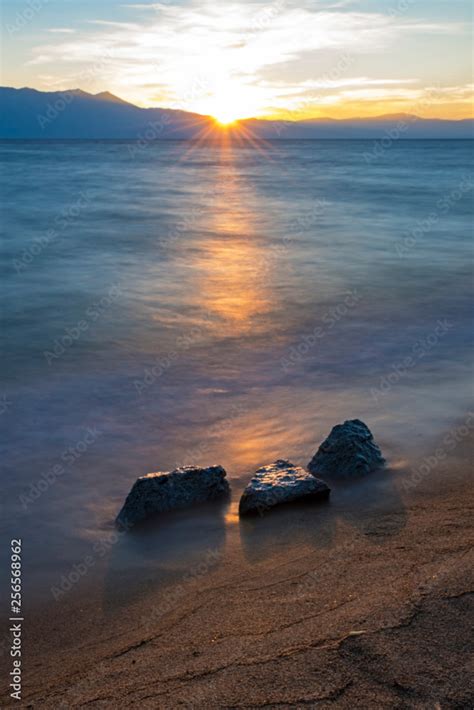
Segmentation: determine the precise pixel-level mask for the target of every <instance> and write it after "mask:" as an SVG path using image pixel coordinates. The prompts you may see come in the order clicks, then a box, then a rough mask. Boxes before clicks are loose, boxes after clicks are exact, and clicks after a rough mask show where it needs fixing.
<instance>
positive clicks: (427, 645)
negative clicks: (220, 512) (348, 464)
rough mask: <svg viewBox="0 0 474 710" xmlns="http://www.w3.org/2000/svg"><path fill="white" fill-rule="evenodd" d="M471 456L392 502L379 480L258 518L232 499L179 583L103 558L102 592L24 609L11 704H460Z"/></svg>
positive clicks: (88, 582) (467, 694)
mask: <svg viewBox="0 0 474 710" xmlns="http://www.w3.org/2000/svg"><path fill="white" fill-rule="evenodd" d="M469 454H470V447H469V442H467V441H466V442H464V443H463V444H462V445H461V446H460V447H459V448H458V449H457V450H456V452H455V455H454V454H453V455H451V456H449V457H448V459H447V460H446V461H444V462H443V463H442V465H441V466H440V468H439V470H438V471H437V472H436V476H434V475H433V476H431V477H430V478H429V479H427V480H423V481H421V483H420V484H419V485H418V486H417V487H415V488H414V489H413V490H410V491H408V492H405V493H404V494H403V495H401V494H400V491H401V490H402V488H403V486H402V485H401V483H402V482H403V477H401V476H400V474H397V473H393V472H391V473H390V472H389V475H387V476H385V478H386V481H384V480H383V479H384V477H383V476H382V477H380V476H379V479H378V480H377V479H376V478H375V477H374V476H372V477H368V479H367V480H366V481H362V482H360V483H359V484H353V485H348V486H345V487H344V489H342V488H341V489H340V490H338V494H339V501H338V502H336V500H334V501H333V502H329V503H322V504H318V505H310V504H305V505H300V506H288V507H287V508H285V507H282V509H281V510H280V511H274V512H272V513H270V514H268V515H267V516H264V517H263V518H259V519H257V520H250V521H248V520H246V521H244V522H239V521H238V518H237V517H236V509H235V506H236V501H235V500H233V502H232V504H231V507H230V509H229V510H227V511H224V514H225V519H226V526H225V533H224V534H223V538H222V540H220V542H219V545H215V546H212V545H210V546H208V547H207V548H206V546H205V545H204V546H202V547H201V548H200V550H199V553H198V554H195V555H194V559H193V558H192V555H191V558H190V561H189V563H188V564H187V567H186V565H185V567H186V569H185V571H184V572H183V569H182V568H181V569H180V568H179V565H178V566H177V565H175V567H174V568H173V566H172V565H169V564H168V567H166V565H164V566H163V569H160V570H158V572H159V574H157V570H156V569H155V572H154V573H151V572H150V569H152V568H147V570H146V572H145V573H144V572H143V569H142V570H141V569H140V567H139V565H137V568H136V570H135V573H136V576H135V578H134V575H133V574H132V575H131V574H130V572H129V574H124V573H123V570H122V569H121V568H120V567H118V568H117V569H116V570H115V571H114V570H113V565H111V563H110V560H108V562H107V564H108V565H109V568H108V569H107V570H106V574H105V576H104V579H103V580H102V581H101V582H99V583H98V581H97V577H98V576H99V575H96V577H95V578H94V579H92V577H91V578H90V579H85V580H83V581H84V584H78V585H77V587H76V588H75V589H74V591H71V593H70V594H68V595H65V596H64V598H63V600H61V601H60V602H59V603H51V602H50V603H48V604H46V605H42V609H41V614H39V615H38V614H36V615H35V616H36V618H35V619H33V610H32V609H30V611H29V619H27V622H29V623H27V624H26V625H25V629H26V635H25V651H26V657H25V663H24V665H25V673H24V687H23V702H24V703H26V704H27V705H29V706H30V707H37V706H38V707H39V706H41V707H55V708H57V707H61V706H64V707H66V706H67V707H79V706H82V705H84V704H86V703H87V704H88V706H90V707H97V708H107V707H129V706H134V705H136V704H137V703H138V704H140V706H142V707H145V708H148V707H149V708H152V707H154V708H156V707H160V708H161V707H163V708H174V707H180V706H184V707H186V706H188V707H206V708H207V707H216V708H218V707H260V706H265V707H285V706H297V707H299V706H305V705H308V704H310V705H314V706H315V707H316V706H317V707H318V708H319V707H322V708H325V707H341V708H345V707H347V708H349V707H362V706H363V707H367V708H385V707H387V708H391V707H421V708H425V707H426V708H428V707H429V708H433V707H435V706H436V703H438V704H439V705H440V707H442V708H443V709H444V708H448V707H449V708H451V707H452V708H463V707H469V706H470V704H471V703H472V699H473V698H474V689H473V688H471V689H469V675H468V673H467V646H468V643H469V635H468V628H467V627H468V624H467V623H466V620H467V615H468V613H469V609H470V608H471V609H472V607H471V605H472V589H473V586H472V581H473V580H472V573H470V569H471V568H473V566H474V565H473V564H472V562H473V561H474V560H473V559H472V557H473V555H472V548H473V542H474V539H473V527H472V510H471V509H470V507H469V498H468V495H467V494H468V491H469V489H470V476H469V473H468V471H469V469H468V468H467V462H468V457H469ZM446 476H449V479H447V478H446ZM447 480H449V486H446V481H447ZM393 482H395V483H396V485H394V486H392V483H393ZM371 490H372V492H373V491H374V490H375V491H376V492H375V495H372V498H371ZM189 534H190V535H191V536H192V531H190V533H189ZM143 539H144V538H141V540H140V538H138V539H137V540H136V543H137V550H138V549H139V546H140V544H141V542H143ZM174 553H175V550H174V551H173V554H174ZM165 568H166V569H165ZM132 572H133V570H132ZM471 613H472V612H471ZM28 649H29V652H28ZM33 655H34V658H33ZM316 704H317V705H316Z"/></svg>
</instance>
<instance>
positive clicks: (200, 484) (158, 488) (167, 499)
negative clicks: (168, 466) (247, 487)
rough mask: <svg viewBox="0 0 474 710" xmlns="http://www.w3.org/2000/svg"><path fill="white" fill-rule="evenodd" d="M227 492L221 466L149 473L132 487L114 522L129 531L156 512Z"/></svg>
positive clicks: (226, 484)
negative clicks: (129, 528)
mask: <svg viewBox="0 0 474 710" xmlns="http://www.w3.org/2000/svg"><path fill="white" fill-rule="evenodd" d="M228 492H229V483H228V482H227V480H226V472H225V471H224V469H223V468H222V466H209V467H208V468H199V467H198V466H183V467H182V468H177V469H175V470H174V471H167V472H165V471H158V473H148V474H147V475H146V476H140V478H137V480H136V481H135V483H134V484H133V487H132V489H131V491H130V493H129V494H128V496H127V498H126V500H125V503H124V505H123V507H122V510H121V511H120V513H119V514H118V516H117V519H116V523H117V525H119V527H122V528H128V527H131V526H132V525H135V523H138V522H140V521H141V520H144V519H145V518H147V517H148V516H150V515H154V514H155V513H164V512H167V511H170V510H176V509H179V508H186V507H187V506H189V505H192V504H194V503H204V502H206V501H210V500H215V499H217V498H220V497H222V496H225V495H226V494H228Z"/></svg>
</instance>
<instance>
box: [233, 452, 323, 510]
mask: <svg viewBox="0 0 474 710" xmlns="http://www.w3.org/2000/svg"><path fill="white" fill-rule="evenodd" d="M329 492H330V488H329V486H327V485H326V483H325V482H324V481H321V480H320V479H319V478H316V477H315V476H313V475H312V474H310V473H308V472H307V471H305V470H304V469H303V468H300V467H299V466H294V465H293V464H292V463H290V462H289V461H283V460H278V461H275V463H272V464H270V465H269V466H262V468H259V469H257V471H256V472H255V475H254V477H253V478H252V480H251V481H250V483H249V484H248V486H247V488H246V489H245V490H244V492H243V494H242V497H241V499H240V504H239V513H240V515H248V514H251V513H263V512H264V511H265V510H268V509H269V508H272V507H273V506H274V505H280V503H290V502H292V501H295V500H301V499H308V498H321V499H322V498H327V497H328V496H329Z"/></svg>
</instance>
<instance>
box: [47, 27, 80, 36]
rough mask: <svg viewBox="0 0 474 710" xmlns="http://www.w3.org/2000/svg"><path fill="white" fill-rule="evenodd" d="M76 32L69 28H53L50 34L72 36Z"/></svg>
mask: <svg viewBox="0 0 474 710" xmlns="http://www.w3.org/2000/svg"><path fill="white" fill-rule="evenodd" d="M75 31H76V30H72V29H70V28H69V27H51V28H50V29H49V30H48V32H52V33H53V34H62V35H72V34H74V33H75Z"/></svg>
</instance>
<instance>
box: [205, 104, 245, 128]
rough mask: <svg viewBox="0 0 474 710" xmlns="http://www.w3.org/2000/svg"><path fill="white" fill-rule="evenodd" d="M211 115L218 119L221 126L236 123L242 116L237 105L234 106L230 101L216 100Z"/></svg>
mask: <svg viewBox="0 0 474 710" xmlns="http://www.w3.org/2000/svg"><path fill="white" fill-rule="evenodd" d="M210 113H211V116H212V117H213V118H215V119H216V121H217V123H220V125H221V126H229V125H230V124H231V123H235V121H238V120H239V118H242V116H241V114H240V112H239V110H238V108H237V107H234V106H232V104H231V103H230V102H229V103H227V102H224V101H223V102H222V104H220V103H219V102H217V101H216V102H215V103H214V106H212V107H211V111H210Z"/></svg>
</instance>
